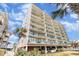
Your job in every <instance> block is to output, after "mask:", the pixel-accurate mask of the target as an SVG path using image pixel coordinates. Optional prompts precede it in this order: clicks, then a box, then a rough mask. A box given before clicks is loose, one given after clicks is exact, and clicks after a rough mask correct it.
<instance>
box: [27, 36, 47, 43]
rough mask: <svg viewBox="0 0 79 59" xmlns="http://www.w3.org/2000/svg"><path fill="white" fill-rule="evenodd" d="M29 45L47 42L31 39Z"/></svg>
mask: <svg viewBox="0 0 79 59" xmlns="http://www.w3.org/2000/svg"><path fill="white" fill-rule="evenodd" d="M28 43H29V44H31V43H33V44H45V43H46V40H44V39H36V38H31V37H30V39H29V41H28Z"/></svg>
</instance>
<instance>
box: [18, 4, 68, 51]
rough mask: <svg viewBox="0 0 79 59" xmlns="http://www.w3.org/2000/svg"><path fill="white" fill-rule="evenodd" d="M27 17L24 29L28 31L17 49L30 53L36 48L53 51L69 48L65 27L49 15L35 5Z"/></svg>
mask: <svg viewBox="0 0 79 59" xmlns="http://www.w3.org/2000/svg"><path fill="white" fill-rule="evenodd" d="M27 16H28V17H25V18H24V19H23V21H24V22H23V24H22V27H23V28H24V29H26V32H24V33H23V34H25V36H22V37H21V38H20V39H19V41H18V43H17V48H24V49H26V50H27V51H30V50H32V49H34V48H38V49H47V50H48V49H53V47H59V46H61V47H64V46H67V41H68V38H67V35H66V32H65V29H64V27H63V25H61V24H60V23H58V22H57V21H56V20H53V19H52V18H51V17H50V16H49V15H48V14H47V13H45V12H44V11H43V10H41V9H40V8H38V7H37V6H36V5H34V4H30V7H29V8H27Z"/></svg>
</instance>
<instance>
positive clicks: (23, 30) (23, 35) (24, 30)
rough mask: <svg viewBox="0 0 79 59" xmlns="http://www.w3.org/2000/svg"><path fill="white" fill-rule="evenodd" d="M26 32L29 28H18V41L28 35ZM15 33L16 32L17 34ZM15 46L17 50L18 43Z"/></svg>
mask: <svg viewBox="0 0 79 59" xmlns="http://www.w3.org/2000/svg"><path fill="white" fill-rule="evenodd" d="M26 32H27V30H26V29H25V28H17V29H16V33H19V40H18V42H19V41H20V40H21V39H22V38H24V37H26ZM16 33H15V34H16ZM14 46H15V49H14V50H16V52H17V49H18V48H16V45H14Z"/></svg>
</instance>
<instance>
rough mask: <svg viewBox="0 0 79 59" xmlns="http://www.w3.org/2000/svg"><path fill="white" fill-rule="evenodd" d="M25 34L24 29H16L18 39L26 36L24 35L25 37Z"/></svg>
mask: <svg viewBox="0 0 79 59" xmlns="http://www.w3.org/2000/svg"><path fill="white" fill-rule="evenodd" d="M25 32H27V31H26V29H25V28H17V29H16V33H19V37H20V38H21V37H25V36H26V35H25Z"/></svg>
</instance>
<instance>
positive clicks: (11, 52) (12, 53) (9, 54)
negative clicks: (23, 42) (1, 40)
mask: <svg viewBox="0 0 79 59" xmlns="http://www.w3.org/2000/svg"><path fill="white" fill-rule="evenodd" d="M13 55H14V52H13V51H6V54H5V55H4V56H13Z"/></svg>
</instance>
